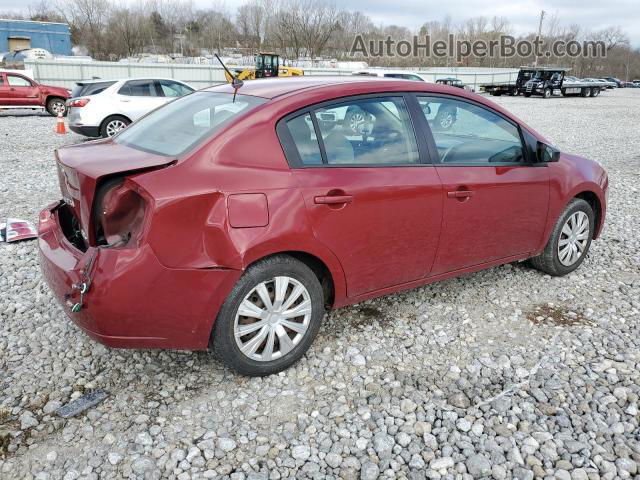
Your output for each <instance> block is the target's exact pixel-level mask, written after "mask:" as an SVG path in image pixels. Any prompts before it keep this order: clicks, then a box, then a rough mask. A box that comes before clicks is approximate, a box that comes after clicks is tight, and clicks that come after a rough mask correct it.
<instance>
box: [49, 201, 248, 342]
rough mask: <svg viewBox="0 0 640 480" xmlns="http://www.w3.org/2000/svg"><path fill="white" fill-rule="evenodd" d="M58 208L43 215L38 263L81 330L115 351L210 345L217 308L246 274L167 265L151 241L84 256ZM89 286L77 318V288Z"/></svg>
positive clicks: (90, 250) (93, 250) (91, 250)
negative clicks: (74, 309)
mask: <svg viewBox="0 0 640 480" xmlns="http://www.w3.org/2000/svg"><path fill="white" fill-rule="evenodd" d="M58 208H65V207H64V206H62V207H59V205H58V204H53V205H50V206H49V207H47V208H46V209H44V210H43V211H42V212H41V214H40V222H39V225H38V235H39V237H38V246H39V255H40V265H41V269H42V272H43V275H44V277H45V279H46V281H47V283H48V285H49V287H50V288H51V290H52V291H53V294H54V296H55V297H56V299H57V300H58V302H59V303H60V305H61V306H62V308H63V309H64V311H65V313H66V314H67V315H68V316H69V318H71V319H72V320H73V322H74V323H75V324H76V325H78V326H79V327H80V328H81V329H82V330H84V331H85V332H86V333H87V335H89V336H90V337H91V338H93V339H94V340H96V341H98V342H100V343H103V344H104V345H107V346H109V347H118V348H172V349H186V350H203V349H206V348H207V347H208V345H209V336H210V333H211V329H212V326H213V322H214V321H215V318H216V316H217V313H218V310H219V309H220V307H221V306H222V304H223V302H224V300H225V299H226V297H227V295H228V294H229V292H230V291H231V289H232V288H233V286H234V285H235V283H236V281H237V280H238V278H239V277H240V274H241V272H240V271H237V270H231V269H176V268H167V267H165V266H163V265H162V264H161V263H160V262H159V261H158V258H157V257H156V255H155V254H154V252H153V251H152V249H151V247H150V246H149V245H147V244H145V245H143V246H141V247H140V248H112V249H106V248H94V247H89V248H87V249H86V251H82V250H81V249H79V248H77V247H76V246H74V244H72V243H71V241H70V240H69V239H68V238H67V237H66V236H65V234H64V233H63V230H62V228H61V227H60V221H59V215H60V212H59V210H58ZM178 248H179V247H178ZM88 280H89V281H88ZM83 282H84V283H88V284H89V289H88V291H87V292H86V293H85V294H84V296H83V302H82V303H83V307H82V309H81V310H80V311H79V312H77V313H73V312H72V311H71V308H72V306H73V305H74V304H76V303H78V302H79V300H80V292H79V290H78V288H77V286H78V285H80V284H82V283H83ZM74 286H76V287H74Z"/></svg>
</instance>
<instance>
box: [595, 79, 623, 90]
mask: <svg viewBox="0 0 640 480" xmlns="http://www.w3.org/2000/svg"><path fill="white" fill-rule="evenodd" d="M596 80H597V81H599V82H601V83H602V84H604V86H605V88H606V89H608V90H612V89H614V88H616V87H617V86H618V84H617V83H616V82H614V81H612V80H607V79H606V78H596Z"/></svg>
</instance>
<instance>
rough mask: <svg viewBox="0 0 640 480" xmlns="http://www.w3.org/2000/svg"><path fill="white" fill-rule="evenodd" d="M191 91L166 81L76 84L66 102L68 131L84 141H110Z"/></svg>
mask: <svg viewBox="0 0 640 480" xmlns="http://www.w3.org/2000/svg"><path fill="white" fill-rule="evenodd" d="M194 91H195V90H194V89H193V88H192V87H190V86H189V85H187V84H186V83H184V82H180V81H178V80H172V79H169V78H128V79H123V80H88V81H82V82H78V83H77V84H76V87H75V88H74V89H73V92H72V98H71V99H70V100H69V101H68V102H67V105H68V107H69V128H70V129H71V130H72V131H74V132H76V133H79V134H80V135H84V136H86V137H105V138H106V137H112V136H113V135H115V134H116V133H118V132H119V131H120V130H122V129H123V128H125V127H126V126H127V125H129V124H130V123H131V122H134V121H136V120H137V119H138V118H140V117H142V116H143V115H146V114H147V113H149V112H150V111H151V110H153V109H155V108H157V107H159V106H161V105H164V104H166V103H167V102H170V101H171V100H175V99H176V98H178V97H182V96H184V95H188V94H190V93H192V92H194Z"/></svg>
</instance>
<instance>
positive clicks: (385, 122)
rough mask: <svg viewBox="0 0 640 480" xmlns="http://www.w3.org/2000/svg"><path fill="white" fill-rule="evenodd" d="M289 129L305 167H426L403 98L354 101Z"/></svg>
mask: <svg viewBox="0 0 640 480" xmlns="http://www.w3.org/2000/svg"><path fill="white" fill-rule="evenodd" d="M312 116H313V119H312ZM313 120H315V124H316V125H317V130H316V128H315V125H314V122H313ZM287 127H288V130H289V133H290V135H291V138H292V140H293V143H294V144H295V148H296V150H297V153H298V158H299V159H300V162H301V163H302V165H309V166H311V165H319V164H328V165H354V166H359V165H393V164H397V165H407V164H416V163H419V162H420V159H419V155H418V147H417V144H416V138H415V134H414V131H413V126H412V124H411V120H410V118H409V113H408V112H407V109H406V106H405V104H404V100H403V98H402V97H383V98H370V99H363V100H353V101H348V102H344V103H339V104H333V105H330V106H326V107H319V108H317V109H315V110H313V111H312V112H310V113H308V114H305V115H303V116H299V117H296V118H294V119H292V120H289V121H287ZM316 132H317V133H316ZM321 152H322V153H321Z"/></svg>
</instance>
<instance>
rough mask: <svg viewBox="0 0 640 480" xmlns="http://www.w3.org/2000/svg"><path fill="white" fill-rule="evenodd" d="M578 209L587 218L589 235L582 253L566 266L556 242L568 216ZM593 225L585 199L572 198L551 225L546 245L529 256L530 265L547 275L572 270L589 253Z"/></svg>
mask: <svg viewBox="0 0 640 480" xmlns="http://www.w3.org/2000/svg"><path fill="white" fill-rule="evenodd" d="M578 211H582V212H584V213H585V214H586V215H587V218H588V219H589V235H588V238H587V244H586V246H585V248H584V251H583V252H582V255H581V256H580V257H579V258H578V260H577V261H576V262H575V263H573V264H572V265H569V266H567V265H564V264H562V263H561V262H560V258H559V255H558V242H559V241H560V236H561V232H562V228H563V227H564V225H565V223H566V222H567V220H568V219H569V217H571V216H572V215H573V214H574V213H576V212H578ZM594 227H595V214H594V212H593V209H592V208H591V205H589V204H588V203H587V202H586V201H585V200H582V199H581V198H574V199H573V200H571V201H570V202H569V204H568V205H567V206H566V207H565V209H564V210H563V212H562V213H561V214H560V217H558V221H557V222H556V224H555V226H554V227H553V231H552V232H551V236H550V237H549V241H548V242H547V245H546V247H545V248H544V250H543V251H542V253H541V254H540V255H538V256H537V257H533V258H531V260H530V263H531V265H532V266H533V267H534V268H535V269H537V270H540V271H542V272H545V273H548V274H549V275H553V276H554V277H559V276H563V275H567V274H568V273H571V272H573V271H574V270H575V269H576V268H578V267H579V266H580V265H581V264H582V262H583V261H584V259H585V258H586V256H587V254H588V253H589V247H591V240H592V239H593V232H594Z"/></svg>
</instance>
